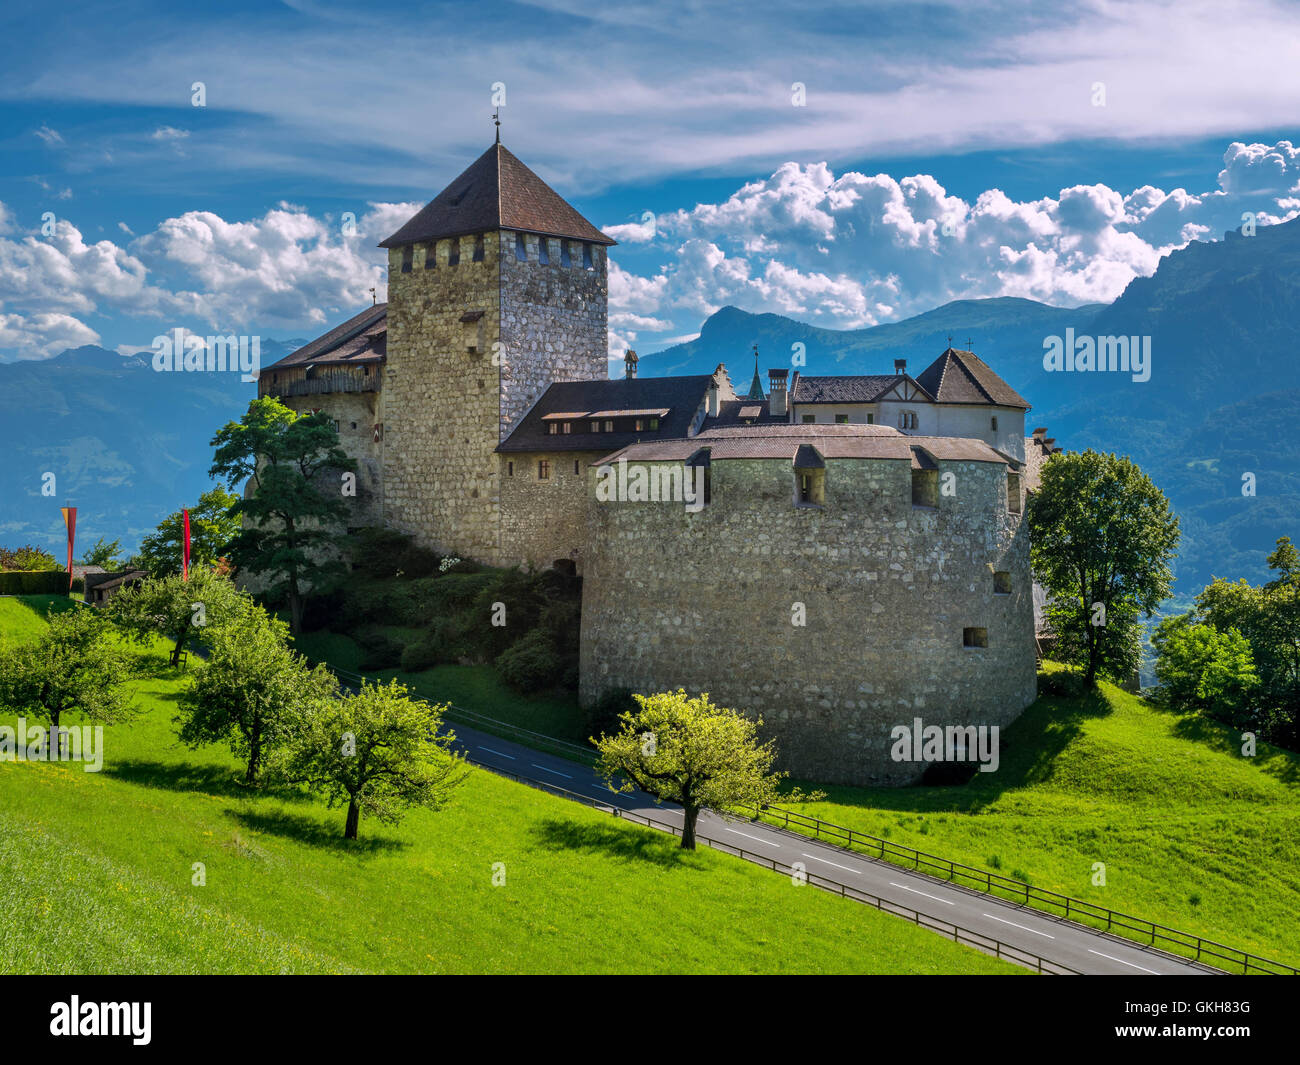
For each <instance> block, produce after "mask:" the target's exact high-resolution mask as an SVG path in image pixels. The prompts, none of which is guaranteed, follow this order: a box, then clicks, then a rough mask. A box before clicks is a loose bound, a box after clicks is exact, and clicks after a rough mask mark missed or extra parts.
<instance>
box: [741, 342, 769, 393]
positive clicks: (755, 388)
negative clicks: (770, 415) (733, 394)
mask: <svg viewBox="0 0 1300 1065" xmlns="http://www.w3.org/2000/svg"><path fill="white" fill-rule="evenodd" d="M745 398H746V399H756V400H758V401H759V402H760V403H761V402H763V400H765V399H767V393H766V392H764V391H763V379H762V378H761V377H760V376H759V375H758V345H757V344H755V345H754V380H753V381H751V382H750V383H749V392H748V393H747V394H746V396H745Z"/></svg>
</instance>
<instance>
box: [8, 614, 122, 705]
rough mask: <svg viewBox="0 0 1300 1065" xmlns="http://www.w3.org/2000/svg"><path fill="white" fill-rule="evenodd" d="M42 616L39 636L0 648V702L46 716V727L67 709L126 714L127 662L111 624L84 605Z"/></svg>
mask: <svg viewBox="0 0 1300 1065" xmlns="http://www.w3.org/2000/svg"><path fill="white" fill-rule="evenodd" d="M46 616H47V618H48V620H49V624H48V626H47V628H46V629H45V631H44V632H43V633H41V635H40V637H39V638H38V639H36V640H35V641H33V642H31V643H25V644H19V645H18V646H16V647H4V648H3V649H0V706H3V708H4V709H5V710H8V711H10V712H13V713H17V714H31V715H33V716H35V717H38V718H40V719H41V720H44V721H48V722H49V723H50V727H51V730H57V729H58V728H59V722H60V720H61V719H62V717H63V715H64V714H66V713H68V712H70V711H76V712H78V713H82V714H85V715H86V717H88V718H91V719H92V720H94V721H102V722H105V723H112V722H114V721H120V720H122V719H123V718H124V717H126V716H127V714H128V713H129V711H130V702H129V700H128V699H127V697H126V695H125V693H124V692H123V690H122V681H123V678H124V677H125V676H126V675H127V673H128V669H127V662H126V656H125V655H124V654H123V652H122V649H121V647H120V646H119V645H118V644H117V643H116V642H115V640H114V634H113V630H112V629H111V627H109V626H108V625H107V624H105V622H104V619H103V618H102V617H100V616H99V615H98V614H97V613H95V611H94V610H92V609H90V608H89V607H85V608H78V609H73V610H63V611H58V612H56V611H54V610H50V612H49V613H48V614H47V615H46Z"/></svg>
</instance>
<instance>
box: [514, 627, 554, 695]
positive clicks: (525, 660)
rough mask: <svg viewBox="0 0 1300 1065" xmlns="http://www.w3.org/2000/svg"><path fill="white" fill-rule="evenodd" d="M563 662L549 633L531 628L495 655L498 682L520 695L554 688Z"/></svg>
mask: <svg viewBox="0 0 1300 1065" xmlns="http://www.w3.org/2000/svg"><path fill="white" fill-rule="evenodd" d="M566 664H567V663H566V662H565V660H564V659H563V658H562V657H561V656H560V655H558V654H557V653H556V649H555V642H554V641H553V640H552V639H551V636H550V634H549V633H547V632H544V631H542V630H541V629H533V630H531V631H530V632H529V633H528V634H527V635H526V636H524V637H523V638H522V639H520V640H518V641H517V642H516V643H514V644H513V645H512V646H511V647H509V648H507V649H506V650H505V651H503V652H502V653H501V654H500V655H498V656H497V662H496V665H497V671H498V672H499V673H500V674H501V679H502V680H503V681H505V683H506V684H508V685H509V686H510V687H512V688H514V689H515V691H517V692H521V693H522V694H524V695H529V694H532V693H533V692H539V691H544V690H546V689H547V688H554V687H555V686H556V685H557V684H559V682H560V678H561V677H563V676H564V670H565V666H566Z"/></svg>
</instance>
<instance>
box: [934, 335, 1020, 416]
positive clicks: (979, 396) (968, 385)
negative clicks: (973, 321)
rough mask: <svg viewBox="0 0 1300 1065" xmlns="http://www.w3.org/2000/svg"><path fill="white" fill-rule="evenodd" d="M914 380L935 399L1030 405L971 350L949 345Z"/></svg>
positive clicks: (996, 404) (998, 405)
mask: <svg viewBox="0 0 1300 1065" xmlns="http://www.w3.org/2000/svg"><path fill="white" fill-rule="evenodd" d="M916 383H917V384H919V385H920V386H921V387H922V388H924V389H925V390H926V391H927V392H929V393H930V395H932V396H934V398H935V401H936V402H938V403H978V404H983V405H991V406H997V407H1019V408H1021V409H1022V410H1028V409H1029V404H1028V403H1027V402H1026V401H1025V399H1024V397H1023V396H1021V395H1020V393H1019V392H1017V391H1016V390H1015V389H1014V388H1012V387H1011V386H1010V385H1009V384H1007V383H1006V382H1005V381H1004V380H1002V378H1000V377H999V376H998V375H997V374H995V373H994V372H993V370H992V369H990V367H989V365H988V363H986V362H985V361H984V360H983V359H981V358H980V357H979V356H978V355H976V354H975V353H974V352H973V351H960V350H958V349H956V348H948V350H947V351H945V352H944V353H943V354H942V355H940V356H939V357H938V358H937V359H935V360H934V362H932V363H930V365H929V366H927V367H926V368H925V369H924V370H923V371H921V373H920V375H919V376H918V377H917V379H916Z"/></svg>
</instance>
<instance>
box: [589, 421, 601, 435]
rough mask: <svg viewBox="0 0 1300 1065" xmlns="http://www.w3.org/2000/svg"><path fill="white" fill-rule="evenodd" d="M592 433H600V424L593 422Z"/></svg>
mask: <svg viewBox="0 0 1300 1065" xmlns="http://www.w3.org/2000/svg"><path fill="white" fill-rule="evenodd" d="M591 431H592V432H593V433H598V432H600V422H592V423H591Z"/></svg>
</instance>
